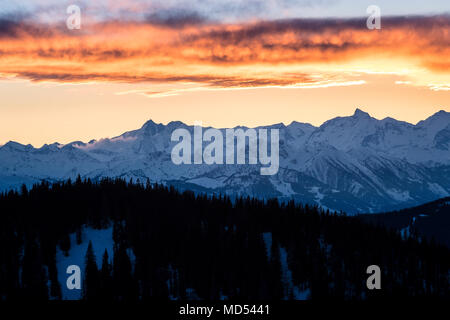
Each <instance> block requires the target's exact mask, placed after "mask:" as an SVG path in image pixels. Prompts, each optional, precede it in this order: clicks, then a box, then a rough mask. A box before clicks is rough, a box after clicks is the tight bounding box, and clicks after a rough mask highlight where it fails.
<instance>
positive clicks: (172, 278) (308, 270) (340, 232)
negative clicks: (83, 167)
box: [0, 178, 450, 300]
mask: <svg viewBox="0 0 450 320" xmlns="http://www.w3.org/2000/svg"><path fill="white" fill-rule="evenodd" d="M87 226H90V227H93V228H96V229H101V228H106V227H110V226H112V227H113V239H114V250H113V251H114V252H113V256H112V257H108V253H107V252H105V254H104V256H103V259H102V261H103V263H102V265H97V264H96V262H95V257H94V253H93V249H92V247H93V246H94V247H95V240H94V241H93V243H90V244H89V247H88V250H87V252H86V257H85V269H86V272H85V274H83V289H82V292H83V297H84V298H85V299H88V300H96V299H103V300H137V299H143V300H145V299H151V298H159V299H212V300H216V299H221V298H228V299H234V298H241V299H242V298H243V299H251V300H266V299H267V300H270V299H272V300H278V299H293V298H296V297H298V293H299V292H303V293H307V294H308V296H309V297H310V298H312V299H316V298H324V297H339V298H346V299H365V298H367V299H372V298H378V297H393V296H401V297H403V296H445V297H449V266H450V251H449V249H448V248H447V247H444V246H440V245H437V244H434V243H430V242H428V241H426V240H421V241H419V239H418V238H417V237H416V236H414V235H412V236H411V237H410V238H409V239H407V240H402V238H401V236H400V235H399V234H398V232H395V231H392V230H388V229H386V228H384V227H382V226H375V225H371V224H367V223H365V222H363V221H361V220H359V219H356V218H352V217H346V216H345V215H342V214H330V213H328V212H323V211H322V210H319V209H318V208H317V207H312V206H307V205H305V206H302V205H298V204H294V203H293V202H290V203H285V204H280V203H279V202H278V201H276V200H268V201H265V202H264V201H260V200H256V199H251V198H240V199H236V200H235V201H233V202H232V201H231V199H229V198H228V197H225V196H206V195H195V194H194V193H192V192H184V193H179V192H178V191H176V190H175V189H174V188H168V187H165V186H162V185H153V184H150V183H148V182H147V184H145V185H144V184H139V183H138V184H134V183H132V182H126V181H124V180H120V179H117V180H111V179H105V180H102V181H101V182H99V183H93V182H91V181H90V180H85V181H82V180H81V179H79V178H78V179H77V180H76V181H75V182H72V181H70V180H69V181H67V182H63V183H55V184H53V185H51V186H50V185H49V184H48V183H45V182H43V183H41V184H40V185H36V186H34V187H33V188H32V189H31V190H27V189H26V188H25V187H23V188H22V190H21V192H15V191H11V192H9V193H7V194H2V195H0V299H6V300H8V299H43V300H46V299H49V298H55V299H58V298H60V297H61V286H63V285H64V286H65V285H66V284H65V283H59V282H58V280H57V273H58V272H65V270H57V267H56V265H57V264H56V252H57V250H62V251H63V252H66V253H67V252H68V251H69V250H70V247H71V245H73V243H71V240H70V234H72V233H76V235H77V237H76V238H77V241H79V242H81V241H82V232H83V228H85V227H87ZM131 251H132V252H133V255H134V256H135V258H133V259H131V257H130V252H131ZM373 264H375V265H378V266H380V268H381V271H382V278H381V279H382V289H381V290H368V289H367V288H366V280H367V277H368V276H369V275H367V274H366V269H367V267H368V266H369V265H373Z"/></svg>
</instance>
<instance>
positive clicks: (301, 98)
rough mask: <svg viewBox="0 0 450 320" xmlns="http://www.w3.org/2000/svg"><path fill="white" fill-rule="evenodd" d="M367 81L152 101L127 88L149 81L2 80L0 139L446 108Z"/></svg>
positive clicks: (402, 116)
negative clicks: (176, 123) (158, 125)
mask: <svg viewBox="0 0 450 320" xmlns="http://www.w3.org/2000/svg"><path fill="white" fill-rule="evenodd" d="M365 79H366V80H365V81H366V83H365V84H362V85H352V86H341V87H339V86H338V87H326V88H308V89H299V88H260V89H245V90H236V89H235V90H200V91H187V92H182V93H180V94H179V95H174V96H167V97H157V98H150V97H148V96H145V95H142V94H140V93H129V94H117V93H121V92H122V93H123V92H126V91H130V90H150V91H154V90H156V91H157V90H159V86H158V85H154V84H153V85H152V84H142V83H140V84H112V83H95V84H66V85H64V84H59V83H31V82H29V81H25V80H4V81H0V96H1V97H2V102H1V103H0V144H4V143H6V142H7V141H9V140H13V141H18V142H20V143H23V144H28V143H31V144H32V145H34V146H36V147H40V146H41V145H43V144H44V143H53V142H59V143H68V142H71V141H75V140H82V141H89V140H91V139H99V138H104V137H113V136H116V135H120V134H122V133H123V132H125V131H129V130H134V129H137V128H140V127H141V126H142V124H143V123H145V121H147V120H149V119H152V120H153V121H155V122H158V123H159V122H161V123H168V122H170V121H174V120H180V121H183V122H186V123H188V124H193V123H194V122H195V121H202V123H203V124H204V125H211V126H215V127H231V126H236V125H246V126H257V125H264V124H273V123H279V122H283V123H285V124H289V123H290V122H292V121H293V120H295V121H299V122H308V123H311V124H314V125H316V126H318V125H320V124H322V123H323V122H324V121H326V120H329V119H330V118H333V117H336V116H347V115H351V114H353V112H354V110H355V108H357V107H359V108H361V109H363V110H365V111H367V112H369V113H370V114H371V115H372V116H373V117H375V118H378V119H382V118H384V117H388V116H389V117H393V118H396V119H398V120H403V121H407V122H410V123H417V122H418V121H420V120H423V119H425V118H427V117H429V116H430V115H432V114H433V113H435V112H437V111H439V110H446V111H450V91H444V90H443V91H433V90H430V89H429V88H428V87H423V86H411V85H405V84H396V83H395V81H398V79H397V78H396V77H393V76H392V75H385V74H384V75H383V74H381V75H366V76H365Z"/></svg>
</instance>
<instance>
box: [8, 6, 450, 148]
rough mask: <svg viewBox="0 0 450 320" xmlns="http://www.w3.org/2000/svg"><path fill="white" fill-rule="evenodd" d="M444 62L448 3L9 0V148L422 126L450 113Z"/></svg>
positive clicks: (449, 49)
mask: <svg viewBox="0 0 450 320" xmlns="http://www.w3.org/2000/svg"><path fill="white" fill-rule="evenodd" d="M72 4H76V5H78V6H79V7H80V10H81V11H80V12H81V28H80V29H69V28H67V26H66V21H67V19H68V17H69V16H70V13H69V14H68V13H67V7H68V6H69V5H72ZM370 5H376V6H378V7H379V8H380V11H381V29H379V30H377V29H375V30H369V29H368V28H367V25H366V21H367V19H368V17H369V13H367V8H368V6H370ZM449 57H450V1H447V0H445V1H444V0H442V1H441V0H435V1H432V0H431V1H427V2H424V1H385V0H380V1H364V0H362V1H349V0H316V1H313V0H300V1H294V0H281V1H275V0H269V1H267V0H266V1H260V0H248V1H240V0H228V1H215V0H189V1H188V0H171V1H169V0H154V1H143V0H129V1H122V0H116V1H112V0H97V1H73V0H72V1H65V0H41V1H38V0H33V1H28V0H21V1H11V0H8V1H4V0H0V97H1V100H0V144H3V143H6V142H7V141H10V140H14V141H18V142H20V143H24V144H28V143H31V144H33V145H34V146H41V145H43V144H44V143H53V142H59V143H69V142H71V141H75V140H82V141H89V140H91V139H100V138H104V137H112V136H116V135H119V134H122V133H123V132H125V131H129V130H133V129H137V128H139V127H140V126H142V124H143V123H145V122H146V121H147V120H149V119H152V120H153V121H155V122H161V123H168V122H170V121H175V120H180V121H183V122H185V123H188V124H193V123H194V122H196V121H201V122H202V123H203V124H204V125H208V126H209V125H211V126H215V127H231V126H236V125H246V126H257V125H267V124H273V123H280V122H283V123H285V124H289V123H291V122H292V121H299V122H308V123H312V124H313V125H320V124H322V123H323V122H324V121H326V120H328V119H330V118H333V117H336V116H346V115H351V114H353V112H354V110H355V109H356V108H360V109H363V110H364V111H366V112H369V113H370V114H371V115H372V116H374V117H376V118H379V119H382V118H385V117H392V118H396V119H399V120H404V121H408V122H410V123H417V122H418V121H420V120H423V119H425V118H427V117H429V116H431V115H432V114H433V113H435V112H437V111H439V110H446V111H450V105H449V102H450V59H449Z"/></svg>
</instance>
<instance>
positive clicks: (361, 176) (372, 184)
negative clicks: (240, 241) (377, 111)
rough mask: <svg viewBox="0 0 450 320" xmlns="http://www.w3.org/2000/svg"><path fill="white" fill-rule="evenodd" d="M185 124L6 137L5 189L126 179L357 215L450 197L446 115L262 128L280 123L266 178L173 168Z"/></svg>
mask: <svg viewBox="0 0 450 320" xmlns="http://www.w3.org/2000/svg"><path fill="white" fill-rule="evenodd" d="M179 128H185V129H187V130H188V131H190V132H193V131H194V129H193V127H192V126H188V125H186V124H184V123H181V122H170V123H168V124H167V125H163V124H156V123H154V122H153V121H151V120H150V121H148V122H146V123H145V124H144V125H143V127H142V128H140V129H138V130H135V131H129V132H126V133H124V134H122V135H121V136H118V137H115V138H111V139H102V140H98V141H95V140H92V141H90V142H89V143H83V142H79V141H76V142H72V143H69V144H66V145H61V144H57V143H54V144H50V145H44V146H43V147H41V148H34V147H33V146H31V145H21V144H19V143H16V142H8V143H7V144H5V145H3V146H1V147H0V190H8V189H11V188H18V187H19V186H20V185H21V184H23V183H25V184H27V185H31V184H33V183H35V182H38V181H40V180H43V179H45V180H48V181H50V182H51V181H58V180H63V179H67V178H72V179H73V178H75V177H76V176H77V175H78V174H79V175H81V176H82V177H89V178H91V179H94V180H95V179H100V178H102V177H124V178H133V180H134V181H136V180H137V179H139V180H140V181H141V182H145V181H146V180H147V179H150V181H152V182H160V183H166V184H172V185H174V186H176V187H179V188H181V189H191V190H194V191H199V192H208V193H209V192H216V193H227V194H230V195H250V196H256V197H261V198H268V197H278V198H279V199H280V200H288V199H295V200H298V201H302V202H306V203H313V204H319V205H321V206H323V207H324V208H329V209H330V210H338V211H339V210H344V211H346V212H348V213H350V214H354V213H358V212H365V213H366V212H378V211H388V210H394V209H398V208H405V207H411V206H415V205H418V204H421V203H425V202H427V201H432V200H435V199H438V198H442V197H445V196H448V195H449V194H450V149H449V144H450V113H448V112H445V111H440V112H438V113H436V114H434V115H433V116H431V117H429V118H428V119H426V120H424V121H421V122H419V123H418V124H416V125H413V124H410V123H406V122H402V121H397V120H395V119H392V118H386V119H383V120H377V119H375V118H372V117H371V116H370V115H369V114H367V113H365V112H363V111H361V110H359V109H357V110H356V111H355V113H354V115H353V116H350V117H338V118H334V119H331V120H329V121H327V122H325V123H324V124H323V125H321V126H320V127H314V126H312V125H310V124H306V123H299V122H292V123H291V124H289V125H288V126H285V125H283V124H275V125H272V126H267V127H261V128H266V129H273V128H277V129H279V134H280V141H279V158H280V168H279V171H278V173H277V174H276V175H272V176H264V175H261V174H260V170H259V169H260V165H249V164H245V165H238V164H233V165H218V164H214V165H206V164H190V165H186V164H181V165H175V164H174V163H173V162H172V160H171V151H172V148H173V147H174V145H175V144H176V142H172V141H171V135H172V132H173V131H174V130H175V129H179ZM243 129H245V128H243ZM205 130H206V128H205ZM221 130H222V132H224V130H225V129H221ZM223 135H224V136H225V133H224V134H223ZM204 145H207V143H204Z"/></svg>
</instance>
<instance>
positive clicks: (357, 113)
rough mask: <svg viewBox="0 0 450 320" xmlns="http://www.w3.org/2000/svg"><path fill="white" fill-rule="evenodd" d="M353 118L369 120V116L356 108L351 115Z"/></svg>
mask: <svg viewBox="0 0 450 320" xmlns="http://www.w3.org/2000/svg"><path fill="white" fill-rule="evenodd" d="M353 118H370V114H369V113H367V112H365V111H363V110H361V109H359V108H356V110H355V113H354V114H353Z"/></svg>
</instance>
